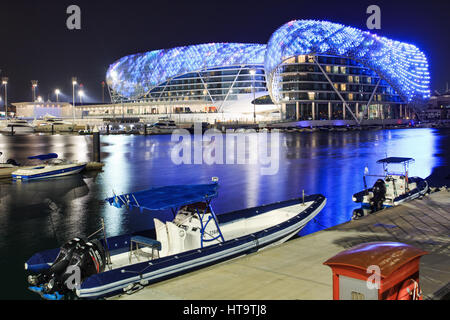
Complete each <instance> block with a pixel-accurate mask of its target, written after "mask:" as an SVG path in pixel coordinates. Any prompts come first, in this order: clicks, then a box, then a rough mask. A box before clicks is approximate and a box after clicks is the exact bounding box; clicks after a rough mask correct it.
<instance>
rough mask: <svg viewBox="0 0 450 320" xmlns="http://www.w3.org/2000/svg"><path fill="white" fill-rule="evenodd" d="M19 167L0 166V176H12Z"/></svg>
mask: <svg viewBox="0 0 450 320" xmlns="http://www.w3.org/2000/svg"><path fill="white" fill-rule="evenodd" d="M17 169H18V167H17V166H13V167H0V178H11V173H13V172H14V171H16V170H17Z"/></svg>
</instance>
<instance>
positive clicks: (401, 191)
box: [352, 157, 428, 218]
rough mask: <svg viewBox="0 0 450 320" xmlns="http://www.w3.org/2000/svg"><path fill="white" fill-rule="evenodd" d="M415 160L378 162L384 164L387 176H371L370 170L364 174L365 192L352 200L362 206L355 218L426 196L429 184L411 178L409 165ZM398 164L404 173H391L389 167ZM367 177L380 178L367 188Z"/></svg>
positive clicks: (354, 196)
mask: <svg viewBox="0 0 450 320" xmlns="http://www.w3.org/2000/svg"><path fill="white" fill-rule="evenodd" d="M412 162H414V159H413V158H401V157H390V158H385V159H381V160H378V161H377V163H381V164H383V171H384V172H385V175H383V176H380V175H369V174H368V168H366V170H365V172H364V176H363V179H364V186H365V190H363V191H360V192H358V193H355V194H354V195H353V198H352V200H353V201H354V202H357V203H361V204H362V208H361V209H362V210H358V211H357V212H356V213H355V214H354V216H353V218H358V217H359V216H362V215H364V213H361V211H362V212H365V211H370V212H375V211H378V210H381V209H383V208H387V207H393V206H397V205H399V204H400V203H402V202H405V201H410V200H413V199H416V198H418V197H420V196H422V195H424V194H425V193H426V192H427V191H428V183H427V181H426V180H424V179H422V178H420V177H409V176H408V167H409V164H410V163H412ZM392 164H397V165H401V166H403V172H400V173H396V172H393V171H390V170H389V168H388V166H389V165H392ZM366 177H378V178H379V179H378V180H377V181H376V182H375V184H374V185H373V187H372V188H369V189H368V188H367V183H366Z"/></svg>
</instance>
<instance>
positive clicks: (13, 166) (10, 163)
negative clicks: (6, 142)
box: [0, 152, 19, 178]
mask: <svg viewBox="0 0 450 320" xmlns="http://www.w3.org/2000/svg"><path fill="white" fill-rule="evenodd" d="M2 155H3V153H2V152H0V156H2ZM18 168H19V164H18V163H17V162H16V161H15V160H14V159H8V160H6V162H5V163H0V178H11V173H12V172H13V171H16V170H17V169H18Z"/></svg>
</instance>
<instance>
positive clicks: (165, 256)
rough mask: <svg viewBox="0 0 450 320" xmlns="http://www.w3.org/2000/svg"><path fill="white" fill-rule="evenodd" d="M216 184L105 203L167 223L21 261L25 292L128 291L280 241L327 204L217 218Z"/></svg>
mask: <svg viewBox="0 0 450 320" xmlns="http://www.w3.org/2000/svg"><path fill="white" fill-rule="evenodd" d="M217 187H218V185H217V183H212V184H201V185H187V186H186V185H185V186H166V187H157V188H152V189H149V190H144V191H139V192H134V193H129V194H122V195H115V196H114V197H112V198H108V199H106V201H107V202H109V203H110V204H111V205H113V206H115V207H118V208H120V207H122V206H126V207H127V208H130V207H136V208H139V209H140V210H149V211H160V210H168V211H170V210H171V211H172V213H173V215H174V219H173V220H172V221H167V222H162V221H160V220H158V219H156V218H154V219H153V220H154V226H155V228H154V229H149V230H144V231H141V232H138V233H134V234H127V235H122V236H115V237H110V238H106V236H104V238H103V239H99V240H94V241H89V238H87V239H82V238H80V237H78V238H75V239H72V240H70V241H69V242H67V243H66V244H64V245H63V246H62V247H61V248H60V249H51V250H46V251H42V252H39V253H36V254H35V255H33V256H32V257H31V258H30V259H29V260H28V261H27V262H26V263H25V269H26V270H28V271H29V272H30V273H31V274H30V275H29V277H28V282H29V284H30V287H29V289H30V290H32V291H34V292H37V293H39V294H40V295H41V296H42V297H43V298H45V299H53V300H60V299H66V298H68V299H70V298H73V297H78V298H88V299H96V298H102V297H107V296H111V295H117V294H121V293H133V292H135V291H136V290H139V289H140V288H142V287H143V286H145V285H148V284H150V283H154V282H158V281H162V280H164V279H167V278H170V277H174V276H176V275H180V274H183V273H187V272H189V271H193V270H196V269H199V268H202V267H206V266H209V265H212V264H215V263H219V262H222V261H226V260H228V259H233V258H237V257H239V256H243V255H245V254H249V253H253V252H257V251H259V250H261V249H264V248H267V247H270V246H274V245H277V244H280V243H283V242H285V241H287V240H288V239H290V238H291V237H293V236H294V235H296V234H297V233H298V232H299V231H300V230H301V229H302V228H303V227H304V226H305V225H306V224H307V223H308V222H309V221H311V220H312V219H313V218H314V217H315V216H316V215H317V214H318V213H319V212H320V211H321V210H322V208H323V207H324V206H325V203H326V198H325V197H324V196H323V195H320V194H316V195H310V196H306V197H303V198H295V199H291V200H286V201H281V202H276V203H272V204H268V205H263V206H259V207H255V208H248V209H243V210H238V211H233V212H230V213H225V214H221V215H219V216H216V214H215V213H214V211H213V209H212V206H211V201H212V200H213V199H214V198H215V197H217ZM103 231H104V229H103ZM104 234H105V233H104ZM73 264H75V265H76V266H77V267H79V268H80V269H81V270H79V271H80V272H81V275H82V277H81V279H80V281H79V282H78V283H76V285H75V286H73V285H72V286H70V285H68V283H69V282H68V281H66V279H68V277H70V276H71V275H72V272H73V271H72V270H73V268H74V265H73Z"/></svg>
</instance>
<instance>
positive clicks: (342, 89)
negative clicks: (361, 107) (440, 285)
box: [341, 83, 347, 91]
mask: <svg viewBox="0 0 450 320" xmlns="http://www.w3.org/2000/svg"><path fill="white" fill-rule="evenodd" d="M345 90H347V86H346V85H345V83H341V91H345Z"/></svg>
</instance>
